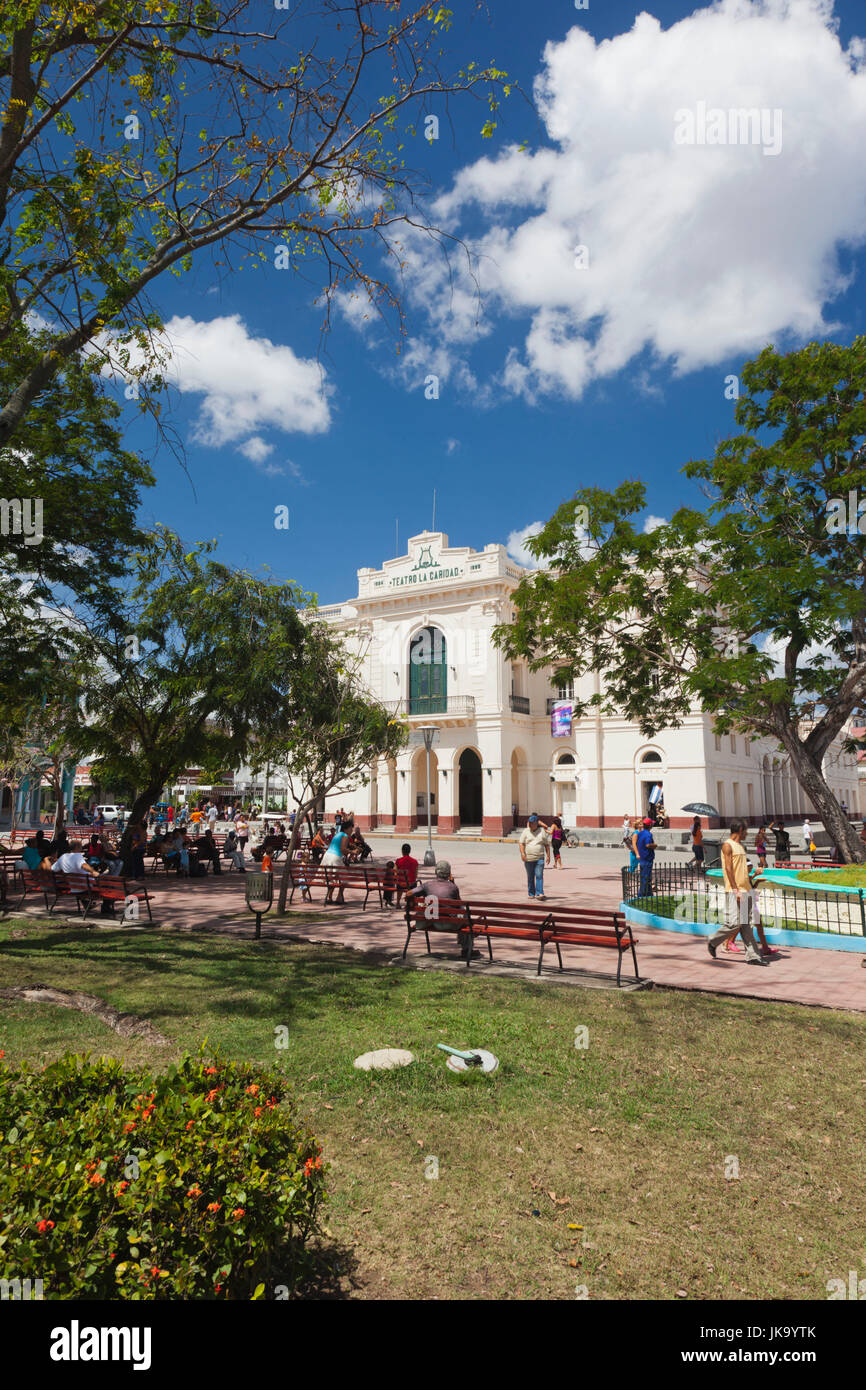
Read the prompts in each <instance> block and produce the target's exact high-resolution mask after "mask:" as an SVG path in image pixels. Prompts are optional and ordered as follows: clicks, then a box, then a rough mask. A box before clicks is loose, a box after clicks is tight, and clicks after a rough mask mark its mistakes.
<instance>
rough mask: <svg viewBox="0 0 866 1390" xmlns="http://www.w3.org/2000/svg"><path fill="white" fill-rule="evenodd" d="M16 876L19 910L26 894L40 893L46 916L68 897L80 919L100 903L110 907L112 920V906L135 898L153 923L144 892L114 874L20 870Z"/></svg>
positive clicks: (146, 895) (147, 899) (142, 889)
mask: <svg viewBox="0 0 866 1390" xmlns="http://www.w3.org/2000/svg"><path fill="white" fill-rule="evenodd" d="M20 874H21V890H22V891H21V897H20V899H19V900H18V904H17V906H18V907H19V908H20V907H21V904H22V903H23V902H24V899H25V898H26V897H27V894H28V893H41V894H42V896H43V898H44V899H45V906H46V908H47V909H48V911H49V912H53V911H54V909H55V907H56V906H57V904H58V902H60V901H61V899H63V898H70V897H71V898H74V899H75V907H76V911H78V912H81V911H82V908H83V916H84V917H86V916H87V914H88V912H90V910H91V908H93V907H95V906H96V904H97V903H103V902H105V903H109V904H110V905H111V913H112V916H113V915H114V904H115V903H117V902H123V903H125V902H126V900H127V898H136V899H137V900H138V902H143V903H144V904H145V906H146V907H147V915H148V918H149V920H150V921H151V922H152V921H153V913H152V912H151V910H150V904H151V898H150V895H149V894H148V891H147V889H146V888H144V887H142V888H138V887H134V886H132V885H131V884H130V882H129V880H128V879H125V878H121V877H119V876H115V875H114V874H99V875H93V874H85V873H77V874H60V873H54V872H53V871H51V870H49V869H35V870H31V869H22V870H20ZM49 893H53V895H54V901H53V902H52V903H49V901H48V895H49Z"/></svg>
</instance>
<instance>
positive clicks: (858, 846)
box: [783, 734, 866, 864]
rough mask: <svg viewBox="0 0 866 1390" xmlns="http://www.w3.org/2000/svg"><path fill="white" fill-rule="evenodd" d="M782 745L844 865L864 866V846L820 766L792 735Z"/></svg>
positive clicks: (865, 858)
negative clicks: (828, 784)
mask: <svg viewBox="0 0 866 1390" xmlns="http://www.w3.org/2000/svg"><path fill="white" fill-rule="evenodd" d="M783 742H784V745H785V749H786V751H787V752H788V754H789V755H790V758H791V762H792V763H793V764H794V770H795V772H796V774H797V781H798V782H799V783H800V786H801V787H802V788H803V790H804V792H805V793H806V795H807V796H808V797H809V799H810V801H811V802H812V805H813V806H814V807H815V810H816V811H817V812H818V814H819V816H820V817H821V820H822V821H823V823H824V829H825V830H826V831H827V832H828V833H829V835H830V838H831V840H833V841H834V842H835V844H836V846H837V847H838V849H839V852H840V854H841V855H842V858H843V860H844V862H845V863H846V864H862V863H864V861H866V845H864V843H863V841H862V840H861V839H860V836H859V835H858V834H857V832H856V831H855V829H854V827H853V825H852V824H851V822H850V821H849V819H848V817H847V815H846V814H845V812H844V811H843V810H842V807H841V806H840V805H839V802H838V801H837V800H836V798H835V796H834V795H833V793H832V792H831V790H830V788H829V787H828V786H827V783H826V781H825V780H824V773H823V771H822V768H821V764H820V763H819V762H816V760H815V759H814V758H812V757H810V756H809V754H808V753H807V752H806V749H805V748H804V747H803V744H802V743H801V742H800V740H799V738H797V736H796V734H793V735H792V736H790V737H788V738H785V739H784V740H783ZM807 848H808V846H807Z"/></svg>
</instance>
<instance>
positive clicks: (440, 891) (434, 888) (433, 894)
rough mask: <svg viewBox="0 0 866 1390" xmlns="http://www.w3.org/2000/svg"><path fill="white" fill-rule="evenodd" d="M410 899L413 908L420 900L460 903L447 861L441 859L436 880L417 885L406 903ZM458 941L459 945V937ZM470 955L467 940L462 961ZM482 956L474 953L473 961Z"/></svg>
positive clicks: (462, 952)
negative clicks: (428, 899) (436, 899)
mask: <svg viewBox="0 0 866 1390" xmlns="http://www.w3.org/2000/svg"><path fill="white" fill-rule="evenodd" d="M410 898H411V899H413V900H414V901H413V903H412V904H411V905H412V906H414V905H415V903H416V902H417V901H418V899H419V898H420V900H421V901H422V902H424V901H425V899H427V898H438V899H440V901H446V902H459V901H460V889H459V888H458V887H457V884H456V883H455V882H454V877H453V875H452V873H451V865H450V864H449V863H448V860H447V859H440V861H439V863H438V864H437V865H436V869H435V878H433V879H429V880H428V881H427V882H426V883H416V885H415V887H414V888H413V889H412V890H411V891H410V892H407V894H406V901H407V902H409V899H410ZM434 920H435V919H434ZM457 941H458V944H459V941H460V937H459V936H458V938H457ZM468 955H469V941H468V938H467V941H466V945H465V946H461V948H460V959H461V960H467V959H468ZM480 955H481V952H480V951H473V952H472V959H473V960H478V958H479V956H480Z"/></svg>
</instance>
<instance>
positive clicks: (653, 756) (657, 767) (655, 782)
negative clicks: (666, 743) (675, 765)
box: [639, 748, 665, 816]
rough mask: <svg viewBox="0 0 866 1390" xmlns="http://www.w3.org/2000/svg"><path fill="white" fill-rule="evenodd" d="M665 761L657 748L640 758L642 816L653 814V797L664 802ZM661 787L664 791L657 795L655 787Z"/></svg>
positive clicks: (651, 749)
mask: <svg viewBox="0 0 866 1390" xmlns="http://www.w3.org/2000/svg"><path fill="white" fill-rule="evenodd" d="M664 766H665V765H664V759H663V758H662V755H661V753H659V752H658V750H657V749H655V748H650V749H648V750H647V751H646V752H645V753H642V754H641V758H640V783H641V785H640V808H639V809H640V812H641V815H644V816H648V815H650V814H651V807H652V806H653V804H654V803H653V802H651V801H650V797H651V796H654V795H655V796H656V797H657V798H658V799H659V800H661V801H663V800H664ZM657 786H658V787H661V788H662V791H661V792H660V793H656V792H655V791H654V789H655V787H657Z"/></svg>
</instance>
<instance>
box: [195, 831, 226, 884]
mask: <svg viewBox="0 0 866 1390" xmlns="http://www.w3.org/2000/svg"><path fill="white" fill-rule="evenodd" d="M208 860H210V862H211V864H212V866H213V871H214V873H215V874H221V873H222V869H221V868H220V852H219V845H218V844H217V842H216V840H215V839H214V837H213V831H212V830H211V829H210V827H208V829H207V830H206V831H205V832H204V835H203V836H202V838H201V840H200V842H199V851H198V862H199V864H206V863H207V861H208Z"/></svg>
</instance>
